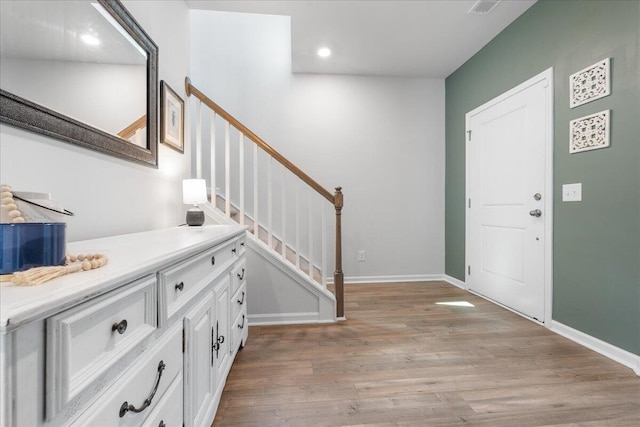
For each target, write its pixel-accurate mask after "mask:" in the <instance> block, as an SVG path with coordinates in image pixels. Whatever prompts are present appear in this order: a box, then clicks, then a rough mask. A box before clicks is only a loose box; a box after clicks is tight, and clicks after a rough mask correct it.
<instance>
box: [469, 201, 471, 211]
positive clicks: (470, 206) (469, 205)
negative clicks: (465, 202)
mask: <svg viewBox="0 0 640 427" xmlns="http://www.w3.org/2000/svg"><path fill="white" fill-rule="evenodd" d="M469 209H471V199H469Z"/></svg>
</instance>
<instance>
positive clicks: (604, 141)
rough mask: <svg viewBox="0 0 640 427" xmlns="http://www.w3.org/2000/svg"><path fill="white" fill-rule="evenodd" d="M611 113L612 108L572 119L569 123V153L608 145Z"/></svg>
mask: <svg viewBox="0 0 640 427" xmlns="http://www.w3.org/2000/svg"><path fill="white" fill-rule="evenodd" d="M610 113H611V110H605V111H601V112H599V113H595V114H590V115H588V116H584V117H580V118H579V119H575V120H571V122H570V123H569V134H570V135H569V137H570V142H569V153H579V152H581V151H589V150H597V149H598V148H605V147H608V146H609V116H610V115H611V114H610Z"/></svg>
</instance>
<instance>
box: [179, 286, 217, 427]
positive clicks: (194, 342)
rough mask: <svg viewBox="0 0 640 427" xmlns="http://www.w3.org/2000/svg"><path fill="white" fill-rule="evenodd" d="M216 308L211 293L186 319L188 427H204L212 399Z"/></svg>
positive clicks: (186, 412) (185, 361) (185, 402)
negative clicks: (214, 313)
mask: <svg viewBox="0 0 640 427" xmlns="http://www.w3.org/2000/svg"><path fill="white" fill-rule="evenodd" d="M213 308H214V299H213V294H212V293H208V294H207V296H206V298H204V299H203V300H202V301H200V302H199V303H198V304H197V305H196V306H195V307H194V308H193V309H192V310H191V311H189V313H188V314H187V315H186V316H185V318H184V331H185V354H184V372H185V390H184V391H185V393H184V414H185V422H184V424H185V426H186V427H189V426H200V425H204V424H205V423H204V421H205V417H206V416H207V413H208V412H209V411H208V409H209V405H210V404H211V402H212V400H213V392H214V390H215V389H214V385H215V374H216V369H215V366H216V365H215V363H216V361H215V359H214V352H213V344H214V342H213V338H214V337H212V331H213V330H214V329H215V324H216V322H215V320H214V316H213Z"/></svg>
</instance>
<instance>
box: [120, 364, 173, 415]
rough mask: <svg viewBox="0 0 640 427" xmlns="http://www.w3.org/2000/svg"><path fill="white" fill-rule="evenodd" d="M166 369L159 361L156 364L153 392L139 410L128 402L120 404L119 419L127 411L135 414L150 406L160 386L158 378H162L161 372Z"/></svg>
mask: <svg viewBox="0 0 640 427" xmlns="http://www.w3.org/2000/svg"><path fill="white" fill-rule="evenodd" d="M166 367H167V365H165V364H164V362H163V361H162V360H161V361H160V363H159V364H158V377H157V378H156V385H155V386H153V390H151V394H150V395H149V397H147V398H146V399H145V400H144V403H143V404H142V406H141V407H140V408H136V407H135V406H133V405H130V404H129V402H127V401H125V402H124V403H123V404H122V406H120V418H122V417H124V414H126V413H127V412H129V411H131V412H135V413H138V412H142V411H144V410H145V409H147V408H148V407H149V406H150V405H151V401H152V400H153V396H155V395H156V391H158V386H159V385H160V378H162V371H164V368H166Z"/></svg>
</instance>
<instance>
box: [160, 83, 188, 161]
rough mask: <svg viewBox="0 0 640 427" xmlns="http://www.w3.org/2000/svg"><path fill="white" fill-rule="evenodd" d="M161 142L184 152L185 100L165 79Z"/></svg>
mask: <svg viewBox="0 0 640 427" xmlns="http://www.w3.org/2000/svg"><path fill="white" fill-rule="evenodd" d="M160 142H161V143H163V144H165V145H167V146H168V147H170V148H173V149H174V150H176V151H178V152H180V153H184V101H183V100H182V98H180V97H179V96H178V94H177V93H176V92H175V91H174V90H173V89H171V87H170V86H169V85H168V84H167V82H165V81H164V80H162V81H161V82H160Z"/></svg>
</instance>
